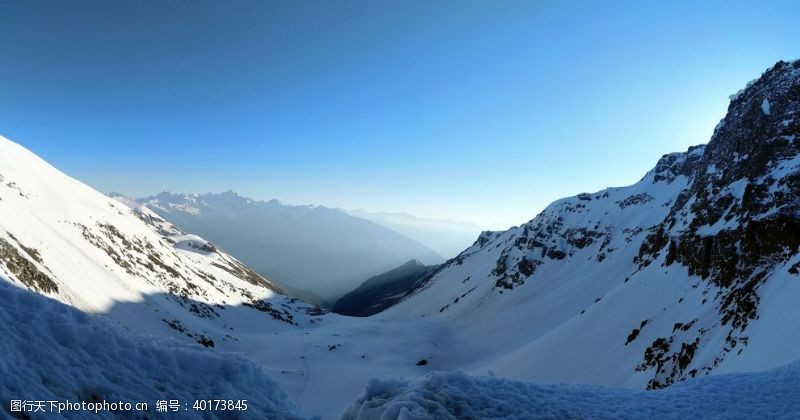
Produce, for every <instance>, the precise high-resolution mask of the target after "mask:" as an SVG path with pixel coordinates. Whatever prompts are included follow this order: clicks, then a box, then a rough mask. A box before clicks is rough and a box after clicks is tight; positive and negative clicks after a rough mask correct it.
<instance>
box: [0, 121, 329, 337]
mask: <svg viewBox="0 0 800 420" xmlns="http://www.w3.org/2000/svg"><path fill="white" fill-rule="evenodd" d="M128 204H130V203H128ZM0 275H2V276H4V277H6V278H8V279H9V280H10V281H11V282H13V283H16V284H18V285H21V286H23V287H26V288H28V289H30V290H33V291H37V292H39V293H42V294H45V295H47V296H50V297H53V298H55V299H58V300H60V301H62V302H64V303H67V304H70V305H72V306H75V307H77V308H79V309H82V310H84V311H87V312H97V313H109V314H110V315H112V316H113V317H114V318H116V319H118V320H120V321H122V322H123V323H124V324H126V325H128V326H129V327H134V328H135V327H136V326H141V329H143V330H145V331H153V330H154V329H162V330H163V329H166V330H168V331H171V332H172V334H174V335H176V336H181V337H186V336H189V337H191V338H192V339H193V340H195V341H197V342H200V343H202V344H204V345H212V344H213V342H214V341H217V340H229V339H233V338H234V337H235V335H236V333H235V332H232V331H230V330H229V328H226V327H224V325H225V323H226V322H227V321H226V319H227V318H228V317H229V316H233V315H234V313H235V316H237V317H238V316H241V317H245V318H252V319H253V320H254V322H255V321H257V320H264V321H266V322H267V323H268V324H270V325H274V326H275V328H278V329H280V328H287V327H293V326H294V325H295V324H298V323H303V322H309V321H308V320H309V319H311V318H310V316H309V315H307V313H308V312H309V311H310V312H311V313H314V312H313V309H312V308H310V307H308V306H306V305H300V304H297V303H296V302H293V301H291V300H289V299H287V298H285V297H284V296H282V295H280V294H278V293H277V291H278V289H277V288H276V287H274V286H273V285H272V284H271V283H270V282H269V281H267V280H265V279H264V278H262V277H261V276H259V275H258V274H256V273H255V272H253V271H252V270H250V269H249V268H247V267H246V266H244V265H243V264H242V263H240V262H239V261H237V260H236V259H234V258H232V257H230V256H229V255H227V254H225V253H223V252H220V251H219V250H217V249H216V248H214V247H213V246H212V245H210V244H208V243H207V242H205V241H204V240H202V239H201V238H199V237H196V236H191V235H185V234H184V233H183V232H181V231H179V230H178V229H177V228H175V227H174V226H172V225H170V224H169V223H167V222H166V221H164V220H163V219H161V218H160V217H158V216H157V215H155V214H154V213H152V212H150V211H149V210H148V209H146V208H142V207H136V206H134V207H133V208H129V207H128V206H126V205H125V204H123V203H122V202H119V201H117V200H115V199H111V198H109V197H106V196H105V195H103V194H101V193H99V192H97V191H95V190H93V189H91V188H89V187H88V186H86V185H84V184H82V183H80V182H78V181H76V180H74V179H72V178H70V177H68V176H67V175H65V174H63V173H61V172H59V171H58V170H57V169H55V168H53V167H52V166H50V165H49V164H47V163H46V162H44V161H43V160H41V159H40V158H38V157H37V156H35V155H34V154H32V153H30V152H29V151H28V150H26V149H24V148H23V147H21V146H19V145H17V144H15V143H13V142H11V141H10V140H8V139H5V138H2V137H0ZM126 303H127V304H126Z"/></svg>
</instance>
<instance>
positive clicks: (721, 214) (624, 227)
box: [0, 61, 800, 419]
mask: <svg viewBox="0 0 800 420" xmlns="http://www.w3.org/2000/svg"><path fill="white" fill-rule="evenodd" d="M799 117H800V61H797V62H792V63H786V62H780V63H778V64H776V65H775V66H774V67H773V68H771V69H769V70H768V71H767V72H766V73H764V75H763V76H762V77H761V78H759V79H758V80H756V81H754V82H753V83H751V84H749V85H748V86H747V88H746V89H744V90H743V91H742V92H740V93H739V94H737V95H734V96H733V97H732V99H731V104H730V106H729V109H728V114H727V115H726V116H725V118H724V119H723V120H722V121H721V122H720V124H719V126H718V127H717V129H716V130H715V133H714V135H713V137H712V138H711V141H710V142H709V143H708V145H706V146H696V147H692V148H690V149H689V150H688V151H686V152H683V153H673V154H669V155H665V156H664V157H662V158H661V159H660V160H659V161H658V163H657V164H656V166H655V168H654V169H653V170H651V171H650V172H648V173H647V174H646V175H645V176H644V178H642V179H641V180H640V181H639V182H637V183H635V184H633V185H631V186H627V187H620V188H609V189H606V190H603V191H599V192H596V193H591V194H580V195H578V196H575V197H570V198H566V199H563V200H559V201H557V202H555V203H553V204H552V205H550V206H549V207H548V208H546V209H545V210H544V211H543V212H542V213H541V214H539V215H538V216H536V217H535V218H534V219H532V220H531V221H530V222H528V223H526V224H524V225H522V226H519V227H515V228H513V229H510V230H508V231H505V232H484V233H482V234H481V235H480V236H479V237H478V238H477V240H476V241H475V242H474V244H473V245H472V246H470V247H469V248H467V249H466V250H465V251H463V252H461V253H460V254H459V255H458V256H456V257H455V258H453V259H451V260H449V261H447V262H446V263H445V264H443V265H441V266H438V267H437V268H436V269H435V270H434V271H432V272H431V273H426V274H424V275H423V277H422V278H415V279H414V282H413V284H414V285H415V286H413V287H412V290H410V291H408V292H403V294H404V295H405V296H406V298H405V299H404V300H402V301H400V302H399V303H398V304H396V305H395V306H393V307H391V308H389V309H388V310H386V311H384V312H381V313H379V314H377V315H374V316H371V317H366V318H353V317H343V316H338V315H336V314H329V313H323V311H320V310H319V309H317V308H314V307H311V306H309V305H305V304H302V303H300V302H297V301H295V300H293V299H289V298H286V297H285V296H283V295H281V294H280V293H279V290H280V289H279V288H278V287H277V286H276V285H275V284H274V283H272V282H271V281H270V280H268V279H265V278H264V277H262V276H260V275H258V274H257V273H255V272H254V271H253V270H251V269H249V268H248V267H247V266H246V265H244V264H242V263H241V262H239V261H238V260H236V259H234V258H233V257H231V256H230V255H228V254H226V253H225V252H223V251H221V250H220V247H219V246H217V243H216V242H213V241H212V242H209V241H206V240H204V239H203V238H202V237H201V236H196V235H193V233H194V234H196V233H199V232H197V231H193V230H188V229H181V226H177V227H176V226H175V225H173V224H171V223H170V222H168V221H167V220H165V219H164V218H162V217H161V216H159V215H158V214H157V213H155V212H153V211H151V208H150V207H149V205H145V206H142V205H141V204H140V203H138V202H134V201H132V200H129V199H125V198H124V197H119V196H115V197H114V198H109V197H106V196H104V195H102V194H100V193H98V192H96V191H94V190H92V189H91V188H89V187H87V186H85V185H83V184H81V183H80V182H78V181H76V180H74V179H71V178H69V177H68V176H66V175H64V174H63V173H61V172H59V171H58V170H56V169H55V168H53V167H51V166H50V165H48V164H47V163H45V162H44V161H42V160H41V159H39V158H38V157H36V156H35V155H33V154H32V153H30V152H28V151H27V150H25V149H24V148H22V147H20V146H18V145H16V144H14V143H12V142H10V141H8V140H6V139H4V138H0V282H4V283H11V284H14V285H15V287H12V286H7V285H6V284H0V309H1V310H0V320H2V321H3V322H0V335H2V336H3V337H5V338H7V340H3V341H2V342H0V349H2V350H3V352H4V354H7V355H10V356H9V357H8V358H7V359H3V358H0V374H3V376H2V377H4V378H6V377H11V378H15V377H17V376H23V375H31V376H30V377H23V378H22V379H21V380H18V381H17V380H15V381H11V382H9V381H0V389H2V390H3V391H4V392H8V393H11V394H14V395H16V394H20V397H21V398H25V396H27V395H32V394H31V393H32V392H33V391H37V394H36V395H35V397H36V398H40V394H41V396H44V397H48V398H49V396H52V397H53V398H80V399H92V398H125V399H130V398H155V397H156V396H155V395H154V394H158V393H159V392H160V393H163V394H164V395H163V396H166V397H167V398H168V395H178V396H180V397H181V398H192V397H193V396H194V394H193V393H192V392H189V391H187V389H186V387H187V386H197V387H200V390H201V392H206V391H207V392H212V391H226V392H227V394H226V395H230V393H237V392H240V391H241V394H242V395H247V396H249V395H258V393H261V392H263V393H265V394H266V395H265V398H264V399H263V400H262V403H263V404H262V406H261V407H260V410H261V413H262V415H264V416H276V417H280V416H285V417H291V416H293V414H292V413H293V411H292V410H293V409H294V408H296V412H298V413H299V414H300V415H316V414H319V415H322V416H323V417H324V418H335V417H336V416H339V415H340V414H341V413H343V412H344V413H345V417H346V418H359V419H370V418H408V417H411V416H416V417H415V418H425V416H428V417H431V416H434V418H458V417H459V416H466V415H470V413H473V414H474V415H475V416H476V417H482V416H513V415H517V416H521V417H526V416H528V415H530V416H537V415H547V416H559V415H561V416H567V417H581V416H589V417H593V416H595V415H601V416H602V415H604V413H607V412H609V410H617V411H615V413H618V414H619V416H620V417H622V418H628V417H634V418H635V417H637V416H638V415H639V414H641V413H646V414H648V415H650V414H652V415H663V416H665V417H670V416H672V417H685V416H686V415H687V413H691V414H694V411H696V410H704V411H703V412H701V413H699V414H700V416H701V417H702V416H703V415H706V416H707V417H723V416H729V417H736V416H742V415H744V416H748V415H749V414H751V413H768V415H769V416H770V417H777V418H780V417H782V416H783V417H786V416H787V413H793V411H792V410H796V408H797V406H798V404H799V403H798V400H797V398H796V397H793V395H794V394H793V393H791V392H787V390H790V391H791V390H792V389H793V388H795V387H796V384H797V383H798V382H800V379H798V378H800V374H799V373H798V372H800V371H799V370H798V368H797V364H796V363H795V364H791V365H789V366H787V367H786V368H782V369H779V370H773V371H769V372H766V373H761V374H743V373H741V372H748V371H759V370H767V369H770V368H773V367H776V366H780V365H784V364H789V363H791V362H794V361H796V360H798V359H800V324H798V323H797V322H796V318H798V316H800V307H798V306H797V305H796V301H797V300H798V298H800V282H798V280H800V278H799V277H800V274H799V273H800V253H798V247H800V137H798V135H800V118H799ZM170 208H172V207H170ZM197 209H199V207H194V206H188V207H185V208H183V209H181V210H180V212H185V213H192V212H196V210H197ZM200 213H202V212H200ZM348 217H349V216H348ZM365 223H367V222H365ZM203 236H205V235H203ZM223 249H227V248H226V247H224V248H223ZM413 265H414V266H419V264H413ZM410 268H414V267H413V266H412V267H410ZM401 271H403V272H404V270H401ZM411 271H414V270H411ZM387 279H388V280H392V279H393V278H392V277H391V276H389V277H383V278H378V279H377V280H375V283H378V284H379V285H383V284H388V283H384V281H385V280H387ZM389 283H391V281H390V282H389ZM19 289H28V290H27V291H25V290H19ZM31 292H38V293H40V294H43V295H46V296H49V297H51V298H54V299H56V300H58V301H60V302H62V303H66V304H68V305H71V306H73V307H75V308H77V309H80V310H82V312H90V313H96V315H95V314H84V313H82V312H79V311H77V310H74V309H73V308H68V307H66V306H65V305H61V304H58V303H56V302H53V301H52V300H50V299H44V298H41V297H38V296H32V295H33V293H31ZM23 322H30V323H31V324H32V325H33V326H34V328H36V333H37V334H39V335H38V336H37V337H34V338H27V337H26V333H30V331H29V330H26V329H24V328H23V327H22V323H23ZM123 330H126V331H123ZM143 335H145V337H143ZM88 340H94V341H96V342H95V343H91V342H89V341H88ZM201 345H202V346H205V347H208V348H203V347H201ZM212 347H213V348H212ZM50 349H54V350H53V351H50ZM104 351H108V354H97V353H102V352H104ZM73 352H74V353H73ZM166 354H174V359H170V360H168V361H166V362H163V363H162V362H160V359H161V358H163V357H166V356H165V355H166ZM116 355H120V356H119V357H122V358H125V359H126V360H125V363H112V362H113V361H114V360H115V357H117V356H116ZM242 355H244V356H246V357H247V358H248V359H250V362H253V363H254V364H253V363H250V362H248V361H245V360H243V359H242V358H241V356H242ZM134 356H141V357H134ZM37 357H38V358H42V359H45V358H50V357H53V358H54V364H53V368H54V369H55V370H54V372H55V373H57V374H54V373H53V372H50V371H47V370H46V367H44V366H43V365H41V364H39V363H37V359H36V358H37ZM256 365H258V366H260V367H256ZM86 366H92V367H94V369H95V370H91V371H89V373H86V371H82V370H81V369H79V368H78V367H86ZM162 368H163V371H160V370H159V369H162ZM28 370H30V371H31V372H32V373H30V372H28ZM140 370H144V376H143V377H144V378H147V379H143V380H138V379H136V378H130V377H129V376H130V375H133V374H134V373H136V372H137V371H140ZM437 370H444V371H450V370H461V371H464V372H465V373H467V374H469V375H470V376H467V375H464V374H459V373H452V372H451V373H441V374H432V375H429V374H431V373H432V372H433V371H437ZM732 372H733V373H734V374H733V375H730V376H722V375H720V376H719V377H715V378H699V379H695V378H698V377H703V376H706V375H714V376H717V375H718V374H724V373H732ZM189 373H191V375H190V374H189ZM82 375H85V376H82ZM92 375H94V376H92ZM480 375H489V376H490V377H479V376H480ZM267 376H271V377H272V378H274V380H275V381H276V382H277V383H278V384H279V386H280V388H282V389H283V392H281V391H280V390H279V389H278V387H276V386H275V385H274V383H273V382H272V380H270V379H269V378H268V377H267ZM210 377H214V378H215V385H214V386H213V387H207V386H205V385H208V384H207V383H201V382H202V381H203V380H206V379H207V378H210ZM376 377H377V378H381V380H379V381H369V379H370V378H376ZM397 377H402V378H405V379H404V380H397V379H391V378H397ZM137 378H138V377H137ZM151 380H152V381H154V382H152V381H151ZM513 380H520V381H536V382H572V383H583V384H584V385H581V386H563V385H562V386H551V385H541V384H529V383H520V382H514V381H513ZM15 384H19V385H15ZM585 384H590V385H591V384H595V385H596V384H600V385H607V386H615V387H622V388H634V389H637V390H638V391H642V390H645V389H650V390H654V391H652V392H650V393H646V394H645V393H642V392H633V391H630V390H622V389H606V388H602V389H601V388H597V387H592V386H586V385H585ZM365 385H367V386H366V389H365V388H364V387H365ZM658 388H667V389H663V390H657V389H658ZM362 389H363V390H364V391H362ZM359 395H361V396H360V397H358V396H359ZM151 396H152V397H151ZM539 397H541V398H539ZM12 398H13V397H12ZM498 398H500V399H502V401H497V399H498ZM711 399H713V400H714V401H720V400H722V399H724V401H726V403H725V404H723V405H720V404H717V405H707V406H706V405H704V402H705V401H709V400H711ZM353 401H355V403H354V404H353ZM757 404H760V405H759V406H756V405H757ZM347 407H350V409H349V410H348V409H347ZM754 407H756V408H754ZM758 408H762V409H764V410H767V411H758ZM622 409H624V411H620V410H622ZM541 410H544V411H541ZM436 416H438V417H436Z"/></svg>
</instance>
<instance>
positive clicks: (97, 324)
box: [0, 278, 299, 419]
mask: <svg viewBox="0 0 800 420" xmlns="http://www.w3.org/2000/svg"><path fill="white" fill-rule="evenodd" d="M0 336H2V337H3V339H2V340H0V353H2V355H3V357H1V358H0V377H1V378H3V380H0V394H1V395H3V396H4V398H7V400H6V401H4V403H3V406H2V409H0V413H3V412H5V413H7V414H6V416H10V415H11V414H14V415H18V414H19V413H9V412H8V410H10V409H11V407H10V404H9V401H8V400H9V399H15V400H28V401H48V400H53V401H60V402H65V401H70V402H73V403H75V402H81V401H108V402H112V401H113V402H117V401H123V402H129V403H147V404H148V410H149V411H148V413H138V415H137V413H129V414H130V417H131V418H140V417H142V418H143V417H144V414H146V415H147V416H151V415H152V413H154V412H155V405H156V401H157V400H172V399H177V400H179V401H181V402H182V403H187V404H189V405H190V406H191V404H192V402H193V401H195V400H196V399H198V398H204V397H205V396H208V395H210V396H213V397H212V398H217V399H232V400H247V410H246V411H244V412H241V413H229V414H231V416H232V417H231V418H237V414H241V417H242V418H270V419H293V418H299V417H298V416H297V415H295V414H294V412H293V407H291V406H290V403H289V400H288V398H287V397H286V395H285V394H284V393H283V391H281V390H280V388H279V387H278V385H277V384H276V383H275V381H273V380H272V379H271V378H270V377H269V376H267V374H266V373H265V372H264V370H263V369H262V368H261V367H260V366H258V365H256V364H254V363H253V362H251V361H249V360H247V359H245V358H244V357H242V356H240V355H232V354H221V353H216V352H209V351H207V350H205V349H203V348H201V347H198V346H196V345H190V344H185V343H181V342H178V341H175V340H171V339H164V338H156V337H153V336H148V337H141V336H138V335H136V334H132V333H130V332H126V331H124V330H121V329H120V328H119V326H118V325H117V324H115V323H113V322H111V321H109V320H108V319H105V318H104V317H100V316H97V315H90V314H86V313H84V312H81V311H79V310H76V309H75V308H71V307H69V306H66V305H64V304H62V303H59V302H57V301H54V300H52V299H48V298H45V297H43V296H39V295H37V294H35V293H31V292H29V291H25V290H22V289H20V288H18V287H15V286H12V285H11V284H9V283H8V282H7V281H6V280H5V279H2V278H0ZM47 410H48V411H49V406H48V407H47ZM6 416H3V415H0V417H4V418H5V417H6ZM109 416H110V413H108V412H101V417H104V418H105V417H109ZM34 418H37V417H35V416H34ZM69 418H97V416H96V415H95V414H94V413H90V412H76V411H71V412H70V415H69Z"/></svg>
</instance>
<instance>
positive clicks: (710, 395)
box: [342, 363, 800, 420]
mask: <svg viewBox="0 0 800 420" xmlns="http://www.w3.org/2000/svg"><path fill="white" fill-rule="evenodd" d="M799 387H800V363H793V364H790V365H788V366H785V367H781V368H778V369H775V370H771V371H767V372H761V373H740V374H730V375H720V376H717V377H711V378H702V379H698V380H695V381H691V382H685V383H680V384H677V385H674V386H673V387H671V388H668V389H666V390H660V391H651V392H644V391H633V390H622V389H613V388H603V387H596V386H588V385H559V384H553V385H548V384H532V383H525V382H515V381H509V380H506V379H500V378H492V377H471V376H468V375H466V374H464V373H461V372H449V373H435V374H432V375H430V376H428V377H427V378H425V379H424V380H422V381H418V382H409V381H404V380H373V381H370V383H369V384H368V385H367V387H366V389H365V390H364V392H363V393H362V395H361V397H359V399H358V400H357V401H356V402H355V403H354V404H353V405H352V406H351V407H350V408H349V409H348V410H347V412H345V414H344V415H343V416H342V419H343V420H390V419H427V418H436V419H457V418H475V419H478V418H509V419H511V418H513V419H523V418H524V419H554V418H592V419H606V418H614V419H642V418H659V419H686V418H715V419H726V418H728V419H734V418H776V419H788V418H796V413H798V412H800V396H798V395H797V389H798V388H799Z"/></svg>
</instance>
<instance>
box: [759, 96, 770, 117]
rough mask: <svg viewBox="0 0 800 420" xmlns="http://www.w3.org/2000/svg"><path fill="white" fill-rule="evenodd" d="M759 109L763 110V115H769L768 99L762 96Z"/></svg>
mask: <svg viewBox="0 0 800 420" xmlns="http://www.w3.org/2000/svg"><path fill="white" fill-rule="evenodd" d="M761 111H762V112H764V115H769V99H767V98H764V100H763V101H762V102H761Z"/></svg>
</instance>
